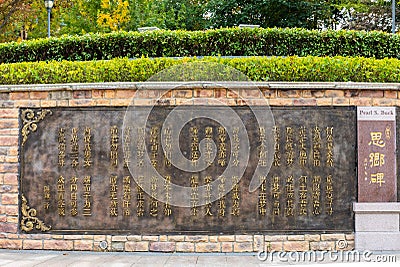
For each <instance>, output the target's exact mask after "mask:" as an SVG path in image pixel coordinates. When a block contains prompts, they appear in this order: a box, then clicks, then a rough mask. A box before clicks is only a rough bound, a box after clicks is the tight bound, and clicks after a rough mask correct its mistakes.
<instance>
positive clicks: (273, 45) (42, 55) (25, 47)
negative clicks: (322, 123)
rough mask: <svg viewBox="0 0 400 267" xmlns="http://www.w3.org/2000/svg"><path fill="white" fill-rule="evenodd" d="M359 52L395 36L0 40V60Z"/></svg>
mask: <svg viewBox="0 0 400 267" xmlns="http://www.w3.org/2000/svg"><path fill="white" fill-rule="evenodd" d="M292 55H297V56H309V55H311V56H331V57H332V56H362V57H375V58H386V57H389V58H400V37H399V35H397V34H396V35H392V34H388V33H383V32H364V31H331V30H330V31H317V30H314V31H311V30H304V29H278V28H272V29H262V28H258V29H248V28H247V29H246V28H245V29H239V28H229V29H217V30H207V31H164V30H160V31H153V32H144V33H139V32H113V33H109V34H87V35H83V36H64V37H60V38H50V39H37V40H31V41H25V42H22V43H16V42H13V43H3V44H0V63H13V62H26V61H28V62H32V61H47V60H57V61H61V60H69V61H77V60H78V61H83V60H104V59H112V58H117V57H128V58H135V57H136V58H140V57H142V56H145V57H188V56H292Z"/></svg>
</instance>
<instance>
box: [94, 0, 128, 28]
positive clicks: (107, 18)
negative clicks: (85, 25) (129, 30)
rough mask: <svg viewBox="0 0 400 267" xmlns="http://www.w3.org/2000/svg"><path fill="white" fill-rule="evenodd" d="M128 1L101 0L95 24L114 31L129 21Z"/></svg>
mask: <svg viewBox="0 0 400 267" xmlns="http://www.w3.org/2000/svg"><path fill="white" fill-rule="evenodd" d="M129 20H130V13H129V3H128V1H123V0H101V10H100V11H99V13H98V15H97V24H98V25H99V26H101V27H104V28H108V29H110V30H111V31H116V30H119V29H121V28H122V26H123V25H124V24H125V23H127V22H129Z"/></svg>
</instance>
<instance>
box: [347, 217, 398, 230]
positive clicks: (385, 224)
mask: <svg viewBox="0 0 400 267" xmlns="http://www.w3.org/2000/svg"><path fill="white" fill-rule="evenodd" d="M355 229H356V232H377V231H380V232H398V231H399V214H389V213H383V214H378V213H374V214H357V213H356V215H355Z"/></svg>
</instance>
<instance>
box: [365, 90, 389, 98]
mask: <svg viewBox="0 0 400 267" xmlns="http://www.w3.org/2000/svg"><path fill="white" fill-rule="evenodd" d="M359 96H360V97H372V98H377V97H383V91H382V90H362V91H360V94H359Z"/></svg>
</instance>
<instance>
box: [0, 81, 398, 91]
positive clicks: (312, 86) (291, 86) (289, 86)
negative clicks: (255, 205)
mask: <svg viewBox="0 0 400 267" xmlns="http://www.w3.org/2000/svg"><path fill="white" fill-rule="evenodd" d="M177 87H179V89H185V88H187V89H189V88H191V89H195V88H199V89H214V88H221V87H225V88H230V89H257V88H258V89H265V90H311V91H312V90H388V91H393V90H394V91H398V90H400V83H359V82H251V81H249V82H212V81H203V82H202V81H197V82H196V81H194V82H105V83H63V84H22V85H0V93H6V92H30V91H79V90H89V89H98V90H107V89H147V90H149V89H151V90H154V89H160V90H161V89H164V90H168V89H174V88H177Z"/></svg>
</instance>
